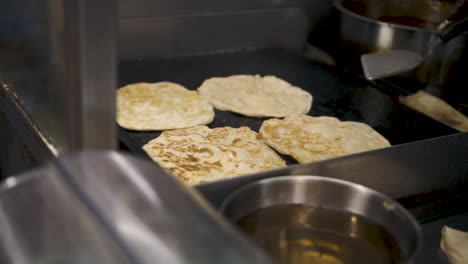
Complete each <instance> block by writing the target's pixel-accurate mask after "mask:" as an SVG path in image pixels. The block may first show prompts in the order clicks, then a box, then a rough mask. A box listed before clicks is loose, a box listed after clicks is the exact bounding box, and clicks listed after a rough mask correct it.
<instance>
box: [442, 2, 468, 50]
mask: <svg viewBox="0 0 468 264" xmlns="http://www.w3.org/2000/svg"><path fill="white" fill-rule="evenodd" d="M466 31H468V0H460V1H457V4H456V10H455V12H454V13H453V14H451V15H450V16H449V17H448V18H447V20H446V21H445V22H444V23H443V24H442V26H441V29H440V33H439V36H440V39H441V40H442V41H443V42H444V43H445V42H448V41H450V40H452V39H453V38H455V37H457V36H459V35H461V34H462V33H464V32H466Z"/></svg>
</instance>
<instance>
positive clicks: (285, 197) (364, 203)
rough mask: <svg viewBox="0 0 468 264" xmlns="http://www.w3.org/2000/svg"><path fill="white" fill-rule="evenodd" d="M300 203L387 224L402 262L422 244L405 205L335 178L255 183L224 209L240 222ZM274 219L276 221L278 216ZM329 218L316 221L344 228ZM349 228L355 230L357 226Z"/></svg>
mask: <svg viewBox="0 0 468 264" xmlns="http://www.w3.org/2000/svg"><path fill="white" fill-rule="evenodd" d="M299 204H302V205H309V206H315V207H320V208H326V209H327V210H328V209H330V210H336V211H340V212H347V213H351V214H353V215H358V216H362V217H364V218H365V219H367V220H369V221H370V222H372V223H375V224H376V225H379V226H381V227H383V228H384V229H385V230H386V231H388V233H389V234H390V235H391V236H392V237H393V238H394V239H395V241H396V242H397V244H398V246H399V250H400V254H401V258H400V260H401V262H399V263H409V262H410V260H411V259H412V258H413V256H414V255H415V253H416V252H417V251H418V248H419V247H420V241H421V230H420V226H419V224H418V222H417V221H416V220H415V219H414V217H413V216H412V215H411V214H410V213H409V212H408V211H407V210H406V209H404V208H403V207H402V206H401V205H399V204H398V203H396V202H395V201H393V200H392V199H390V198H388V197H386V196H385V195H383V194H380V193H378V192H376V191H373V190H371V189H369V188H366V187H364V186H362V185H359V184H355V183H351V182H347V181H343V180H337V179H332V178H326V177H319V176H282V177H275V178H268V179H264V180H260V181H257V182H253V183H251V184H248V185H246V186H244V187H241V188H239V189H238V190H236V191H234V192H233V193H231V194H229V195H228V197H227V198H226V199H225V200H224V201H223V203H222V205H221V208H220V211H221V212H222V213H223V214H224V215H225V216H226V217H227V218H229V219H231V220H232V221H233V222H236V223H237V222H238V221H239V220H241V219H242V218H243V217H245V216H247V215H249V214H252V213H253V212H256V211H258V210H262V209H265V208H271V207H272V206H278V205H299ZM302 217H304V215H302ZM312 218H313V217H312ZM347 219H348V220H349V217H348V218H347ZM271 220H272V221H275V219H274V217H272V218H271ZM290 220H291V219H289V220H288V221H290ZM351 220H352V217H351ZM327 221H329V220H327V219H324V220H323V221H315V222H314V223H319V224H320V225H322V226H324V225H325V226H328V227H331V228H335V227H338V226H341V227H343V223H344V222H343V221H341V223H340V224H339V225H337V224H328V223H327ZM350 224H351V225H352V224H353V223H350ZM309 225H310V223H309ZM312 225H313V224H312ZM346 225H348V223H346ZM346 228H348V229H349V228H351V229H353V226H347V227H346ZM338 231H343V230H338Z"/></svg>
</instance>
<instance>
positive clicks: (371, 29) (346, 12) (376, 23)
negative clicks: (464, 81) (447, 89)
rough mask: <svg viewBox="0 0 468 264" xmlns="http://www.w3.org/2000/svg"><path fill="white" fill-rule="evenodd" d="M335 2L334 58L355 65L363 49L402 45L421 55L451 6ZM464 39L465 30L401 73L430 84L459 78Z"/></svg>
mask: <svg viewBox="0 0 468 264" xmlns="http://www.w3.org/2000/svg"><path fill="white" fill-rule="evenodd" d="M333 4H334V7H335V9H336V10H337V11H338V14H339V16H338V17H339V29H338V34H339V42H340V44H339V50H337V51H336V53H338V54H337V60H338V61H339V62H340V63H341V64H342V65H346V66H347V67H348V68H353V69H358V70H360V69H361V68H360V67H361V65H360V60H359V57H360V55H361V54H363V53H370V52H379V51H385V50H390V49H405V50H410V51H415V52H418V53H420V54H421V55H424V54H425V53H426V51H427V49H428V43H429V40H430V39H431V38H432V37H434V36H436V34H437V32H436V27H437V25H438V24H439V23H440V22H442V21H443V20H444V18H445V17H447V16H448V14H449V12H451V11H452V10H453V9H452V8H453V7H452V6H451V5H449V4H444V2H440V1H426V0H412V1H397V0H385V1H375V0H334V1H333ZM389 18H390V19H389ZM398 20H401V22H402V23H398ZM467 42H468V34H463V35H461V36H459V37H457V38H455V39H453V40H452V41H450V42H449V43H447V44H445V45H442V46H439V47H438V48H437V49H435V50H434V52H433V54H432V56H431V57H430V58H429V59H428V60H427V61H425V62H424V63H423V64H422V65H421V66H420V67H418V69H417V70H415V71H413V72H411V73H408V74H407V75H406V76H405V75H404V76H402V77H404V78H407V79H413V80H417V81H419V82H420V83H423V84H427V85H428V86H440V87H442V86H443V85H444V83H446V82H447V81H448V80H450V81H451V83H454V80H455V79H461V78H462V76H458V75H459V73H460V72H461V69H459V68H460V67H461V66H460V65H462V64H461V63H460V61H461V60H463V59H466V52H464V50H465V49H466V48H465V43H467Z"/></svg>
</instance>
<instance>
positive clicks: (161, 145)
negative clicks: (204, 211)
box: [143, 126, 286, 185]
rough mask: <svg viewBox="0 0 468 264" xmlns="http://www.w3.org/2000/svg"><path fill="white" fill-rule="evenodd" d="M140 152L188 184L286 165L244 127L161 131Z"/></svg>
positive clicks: (254, 133)
mask: <svg viewBox="0 0 468 264" xmlns="http://www.w3.org/2000/svg"><path fill="white" fill-rule="evenodd" d="M143 149H144V150H145V151H146V152H147V153H148V155H149V156H150V157H151V158H152V159H153V160H154V161H155V162H156V163H158V164H159V165H160V166H161V167H163V168H164V169H166V170H167V171H169V172H170V173H172V174H174V175H176V176H177V177H178V178H179V179H181V180H182V181H184V182H186V183H188V184H191V185H194V184H200V183H204V182H211V181H216V180H221V179H226V178H231V177H234V176H241V175H245V174H250V173H256V172H259V171H265V170H270V169H275V168H280V167H284V166H286V164H285V162H284V161H283V159H281V158H280V157H279V156H278V154H276V152H274V151H273V150H272V149H271V148H270V147H268V145H267V144H266V143H265V142H264V141H263V140H262V139H261V136H260V135H259V134H257V133H256V132H254V131H252V130H250V128H248V127H241V128H232V127H219V128H214V129H210V128H208V127H207V126H195V127H191V128H186V129H177V130H171V131H164V132H162V134H161V135H160V136H159V137H157V138H156V139H153V140H151V141H150V142H148V143H147V144H146V145H145V146H143Z"/></svg>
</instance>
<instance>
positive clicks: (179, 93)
mask: <svg viewBox="0 0 468 264" xmlns="http://www.w3.org/2000/svg"><path fill="white" fill-rule="evenodd" d="M213 118H214V110H213V107H212V106H211V105H210V104H209V103H208V101H207V100H206V99H205V98H203V97H201V96H200V95H199V94H198V92H197V91H190V90H188V89H186V88H185V87H183V86H181V85H179V84H176V83H171V82H159V83H135V84H130V85H127V86H124V87H122V88H120V89H118V90H117V123H118V124H119V125H120V126H122V127H124V128H126V129H131V130H140V131H150V130H166V129H176V128H186V127H192V126H196V125H205V124H209V123H211V122H212V121H213Z"/></svg>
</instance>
